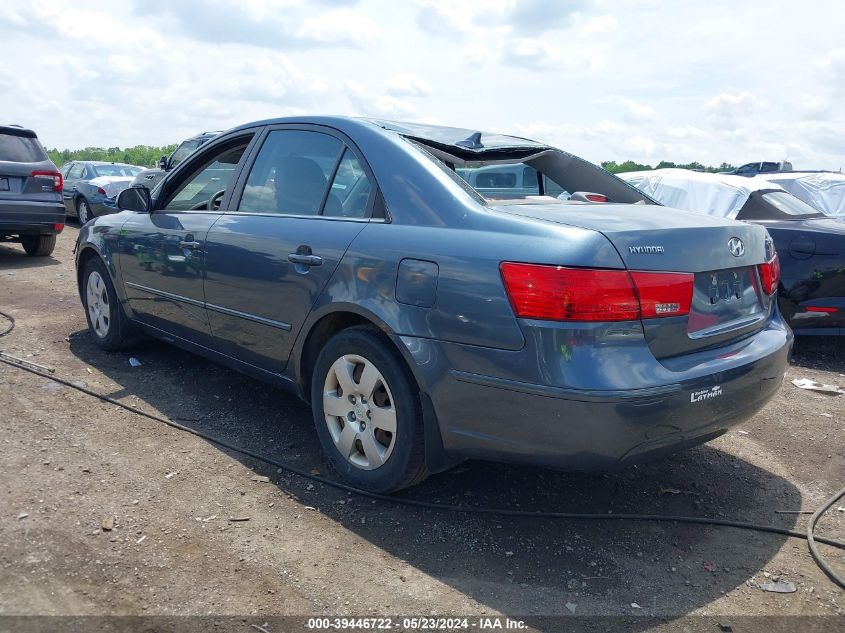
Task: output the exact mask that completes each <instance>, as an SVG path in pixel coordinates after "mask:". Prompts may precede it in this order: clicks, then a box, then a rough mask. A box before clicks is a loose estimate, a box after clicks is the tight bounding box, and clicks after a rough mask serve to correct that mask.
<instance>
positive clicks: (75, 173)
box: [67, 163, 85, 180]
mask: <svg viewBox="0 0 845 633" xmlns="http://www.w3.org/2000/svg"><path fill="white" fill-rule="evenodd" d="M84 171H85V165H83V164H82V163H74V165H73V167H71V168H70V171H69V172H68V174H67V177H68V179H69V180H76V179H77V178H82V172H84Z"/></svg>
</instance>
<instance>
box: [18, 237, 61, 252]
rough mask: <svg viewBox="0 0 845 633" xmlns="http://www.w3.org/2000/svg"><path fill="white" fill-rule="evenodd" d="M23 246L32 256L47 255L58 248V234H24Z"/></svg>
mask: <svg viewBox="0 0 845 633" xmlns="http://www.w3.org/2000/svg"><path fill="white" fill-rule="evenodd" d="M21 246H23V250H25V251H26V254H27V255H29V256H30V257H46V256H47V255H49V254H51V253H52V252H53V249H54V248H56V236H55V235H22V236H21Z"/></svg>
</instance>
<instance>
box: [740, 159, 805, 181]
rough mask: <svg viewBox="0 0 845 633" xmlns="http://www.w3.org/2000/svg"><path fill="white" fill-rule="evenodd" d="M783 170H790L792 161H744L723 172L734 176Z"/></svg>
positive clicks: (772, 172) (773, 172)
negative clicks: (731, 169) (743, 163)
mask: <svg viewBox="0 0 845 633" xmlns="http://www.w3.org/2000/svg"><path fill="white" fill-rule="evenodd" d="M783 171H792V163H790V162H789V161H786V160H783V161H780V162H772V161H760V162H759V163H746V164H745V165H741V166H740V167H737V168H736V169H734V170H733V171H728V172H725V173H727V174H733V175H735V176H748V177H750V176H756V175H757V174H775V173H779V172H783Z"/></svg>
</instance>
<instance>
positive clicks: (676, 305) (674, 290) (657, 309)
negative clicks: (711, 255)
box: [631, 270, 695, 319]
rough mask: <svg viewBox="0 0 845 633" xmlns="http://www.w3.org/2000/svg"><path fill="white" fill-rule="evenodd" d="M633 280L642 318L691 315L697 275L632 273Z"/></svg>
mask: <svg viewBox="0 0 845 633" xmlns="http://www.w3.org/2000/svg"><path fill="white" fill-rule="evenodd" d="M631 279H633V280H634V285H635V286H636V287H637V292H638V293H639V295H640V311H641V313H642V318H644V319H654V318H656V317H667V316H681V315H684V314H689V311H690V306H691V305H692V291H693V286H694V285H695V275H693V274H692V273H652V272H643V271H636V270H635V271H632V272H631Z"/></svg>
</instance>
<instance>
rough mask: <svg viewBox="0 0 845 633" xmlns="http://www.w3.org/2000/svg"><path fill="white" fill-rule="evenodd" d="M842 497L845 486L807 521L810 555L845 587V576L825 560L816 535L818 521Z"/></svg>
mask: <svg viewBox="0 0 845 633" xmlns="http://www.w3.org/2000/svg"><path fill="white" fill-rule="evenodd" d="M842 497H845V488H843V489H842V490H840V491H839V492H837V493H836V494H835V495H833V496H832V497H831V498H830V499H828V500H827V501H825V502H824V503H823V504H822V505H821V507H819V509H818V510H816V511H815V512H814V513H813V516H811V517H810V520H809V521H807V546H808V547H809V548H810V555H811V556H812V557H813V560H815V561H816V565H818V566H819V567H821V569H822V571H823V572H824V573H826V574H827V576H828V578H830V579H831V580H832V581H833V582H835V583H836V584H837V585H839V586H840V587H842V588H843V589H845V578H843V577H842V576H840V575H838V574H837V573H836V572H835V571H833V569H832V568H831V567H830V565H829V564H828V562H827V561H826V560H824V558H822V555H821V554H819V550H818V548H817V547H816V541H817V540H819V539H818V537H817V536H816V535H815V531H816V522H817V521H818V520H819V518H820V517H821V516H822V515H823V514H824V513H825V512H827V511H828V510H830V508H831V506H832V505H833V504H834V503H836V502H837V501H839V500H840V499H841V498H842Z"/></svg>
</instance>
